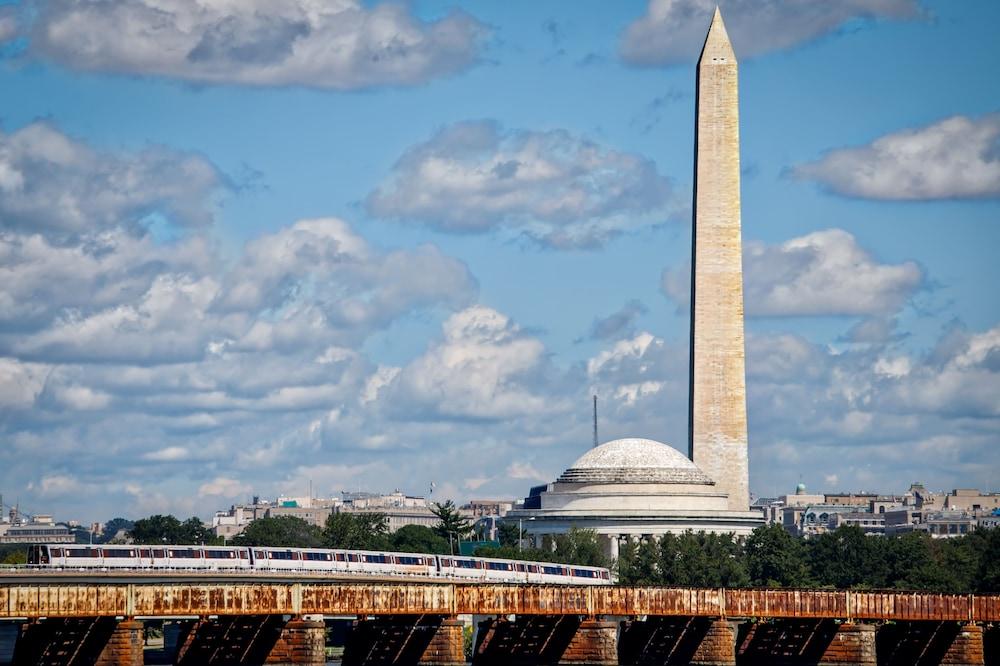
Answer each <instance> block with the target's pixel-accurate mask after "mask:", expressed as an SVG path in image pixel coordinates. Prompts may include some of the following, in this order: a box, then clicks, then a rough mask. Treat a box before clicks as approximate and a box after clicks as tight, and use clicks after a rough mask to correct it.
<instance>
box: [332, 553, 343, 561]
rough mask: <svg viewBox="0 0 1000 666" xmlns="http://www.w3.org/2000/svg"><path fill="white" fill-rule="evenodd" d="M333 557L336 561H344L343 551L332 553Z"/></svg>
mask: <svg viewBox="0 0 1000 666" xmlns="http://www.w3.org/2000/svg"><path fill="white" fill-rule="evenodd" d="M334 557H336V558H337V561H338V562H344V561H345V559H344V554H343V553H334Z"/></svg>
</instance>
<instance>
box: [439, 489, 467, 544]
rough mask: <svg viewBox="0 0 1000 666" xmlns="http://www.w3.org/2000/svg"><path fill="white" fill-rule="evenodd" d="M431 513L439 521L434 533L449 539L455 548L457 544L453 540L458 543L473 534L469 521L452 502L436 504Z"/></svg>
mask: <svg viewBox="0 0 1000 666" xmlns="http://www.w3.org/2000/svg"><path fill="white" fill-rule="evenodd" d="M431 511H432V512H433V513H434V515H435V516H437V519H438V524H437V525H435V526H434V532H435V533H437V535H438V536H440V537H441V538H442V539H448V540H449V543H452V545H453V546H454V545H455V544H454V543H453V542H452V541H451V540H452V539H454V540H456V541H459V540H462V539H468V538H469V536H470V535H471V534H472V526H471V525H470V524H469V521H468V519H467V518H466V517H465V516H463V515H462V514H461V513H459V511H458V507H456V506H455V503H454V502H452V501H451V500H448V501H447V502H445V503H444V504H441V503H440V502H435V503H434V507H433V508H432V509H431Z"/></svg>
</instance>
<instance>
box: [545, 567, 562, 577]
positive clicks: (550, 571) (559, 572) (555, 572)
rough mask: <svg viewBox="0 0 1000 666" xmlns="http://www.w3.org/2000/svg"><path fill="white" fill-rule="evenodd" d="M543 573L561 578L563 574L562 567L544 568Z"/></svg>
mask: <svg viewBox="0 0 1000 666" xmlns="http://www.w3.org/2000/svg"><path fill="white" fill-rule="evenodd" d="M542 573H544V574H549V575H550V576H561V575H562V573H563V570H562V567H547V566H544V565H543V566H542Z"/></svg>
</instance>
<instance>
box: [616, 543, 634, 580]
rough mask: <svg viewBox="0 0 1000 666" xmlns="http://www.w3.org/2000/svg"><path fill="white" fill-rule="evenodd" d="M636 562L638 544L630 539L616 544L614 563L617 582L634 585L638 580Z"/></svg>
mask: <svg viewBox="0 0 1000 666" xmlns="http://www.w3.org/2000/svg"><path fill="white" fill-rule="evenodd" d="M638 564H639V546H638V544H636V542H635V541H632V540H631V539H627V540H626V541H623V542H622V543H621V544H620V545H619V546H618V559H617V560H615V563H614V567H615V571H616V572H617V574H618V582H619V583H620V584H622V585H634V584H635V583H636V582H637V580H638Z"/></svg>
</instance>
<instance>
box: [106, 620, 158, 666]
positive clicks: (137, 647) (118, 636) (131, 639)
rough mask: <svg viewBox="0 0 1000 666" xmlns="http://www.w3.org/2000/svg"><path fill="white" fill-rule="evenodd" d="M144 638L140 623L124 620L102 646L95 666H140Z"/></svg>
mask: <svg viewBox="0 0 1000 666" xmlns="http://www.w3.org/2000/svg"><path fill="white" fill-rule="evenodd" d="M145 643H146V638H145V635H144V632H143V625H142V622H140V621H138V620H134V619H132V618H126V619H124V620H121V621H119V622H118V624H117V625H116V626H115V628H114V631H112V633H111V636H110V637H108V642H107V643H105V644H104V649H103V650H102V651H101V654H100V656H98V657H97V661H96V662H94V665H95V666H142V663H143V646H144V645H145Z"/></svg>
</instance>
